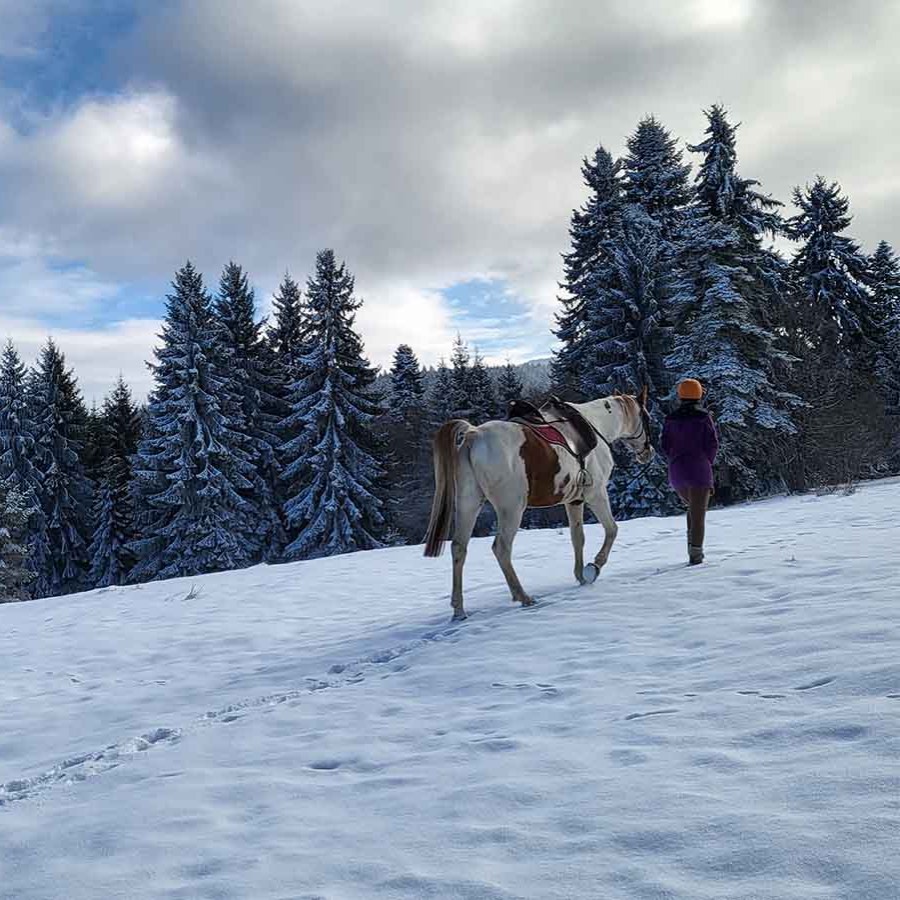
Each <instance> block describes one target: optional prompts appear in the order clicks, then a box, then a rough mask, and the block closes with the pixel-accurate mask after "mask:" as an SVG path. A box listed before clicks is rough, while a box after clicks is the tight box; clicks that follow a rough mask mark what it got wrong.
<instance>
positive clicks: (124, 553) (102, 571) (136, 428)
mask: <svg viewBox="0 0 900 900" xmlns="http://www.w3.org/2000/svg"><path fill="white" fill-rule="evenodd" d="M99 418H100V421H101V423H102V426H103V432H104V439H103V446H104V447H105V449H106V452H105V457H104V459H103V463H102V470H101V472H100V477H99V485H98V488H97V491H96V494H95V498H94V533H93V540H92V541H91V547H90V559H91V572H90V582H91V584H92V585H94V587H107V586H108V585H112V584H124V583H125V582H126V581H127V579H128V575H129V573H130V571H131V567H132V565H133V564H134V554H133V553H132V550H131V545H132V542H133V541H134V540H135V538H136V537H137V533H136V530H135V510H134V502H133V501H134V497H133V494H132V461H133V457H134V454H135V453H136V452H137V448H138V443H139V441H140V436H141V419H140V415H139V413H138V411H137V409H136V407H135V405H134V402H133V401H132V398H131V391H130V390H129V388H128V385H127V384H125V381H124V379H123V378H122V376H121V375H119V378H118V380H117V381H116V385H115V387H114V388H113V391H112V393H111V394H110V396H109V397H107V398H106V400H105V401H104V403H103V410H102V413H101V415H100V416H99Z"/></svg>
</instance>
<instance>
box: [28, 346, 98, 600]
mask: <svg viewBox="0 0 900 900" xmlns="http://www.w3.org/2000/svg"><path fill="white" fill-rule="evenodd" d="M29 394H30V400H29V403H30V416H31V419H32V421H33V422H34V437H35V445H36V446H35V464H36V467H37V469H38V471H39V472H40V480H39V489H38V503H39V504H40V511H41V514H42V515H41V517H40V518H41V523H40V524H41V530H40V532H38V533H36V534H35V535H34V543H33V547H32V559H33V561H34V568H35V573H36V575H37V578H36V581H35V587H34V590H35V592H36V594H37V595H38V596H48V595H55V594H65V593H70V592H72V591H78V590H81V589H83V588H84V587H85V586H86V580H87V570H88V558H87V549H88V548H87V545H88V540H89V536H90V533H91V485H90V482H89V481H88V478H87V476H86V475H85V472H84V467H83V465H82V462H81V454H82V453H83V450H84V440H85V432H86V428H87V420H88V412H87V409H86V408H85V405H84V401H83V400H82V399H81V393H80V391H79V390H78V385H77V383H76V381H75V376H74V374H73V373H72V371H71V370H69V369H67V368H66V361H65V357H64V356H63V354H62V353H61V352H60V351H59V349H58V348H57V347H56V345H55V344H54V343H53V341H47V343H46V344H45V345H44V347H43V349H42V350H41V354H40V358H39V360H38V366H37V370H36V371H35V373H34V375H33V378H32V379H31V382H30V385H29Z"/></svg>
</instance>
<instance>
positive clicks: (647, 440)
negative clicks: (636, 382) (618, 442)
mask: <svg viewBox="0 0 900 900" xmlns="http://www.w3.org/2000/svg"><path fill="white" fill-rule="evenodd" d="M622 399H623V400H624V406H625V416H626V422H627V424H626V429H627V431H626V434H625V435H624V436H623V438H622V440H623V441H624V442H625V443H626V444H627V445H628V448H629V450H631V452H632V453H633V454H634V455H635V456H636V457H637V461H638V462H639V463H641V464H642V465H643V464H644V463H648V462H650V460H651V459H653V452H654V451H653V436H652V427H651V424H650V413H649V412H648V411H647V402H648V399H649V391H648V389H647V385H644V387H643V389H642V390H641V392H640V394H638V395H637V396H636V397H635V396H633V395H631V394H628V395H626V396H625V397H623V398H622Z"/></svg>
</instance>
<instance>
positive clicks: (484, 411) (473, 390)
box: [469, 349, 497, 425]
mask: <svg viewBox="0 0 900 900" xmlns="http://www.w3.org/2000/svg"><path fill="white" fill-rule="evenodd" d="M469 398H470V400H469V402H470V403H471V409H472V412H471V421H472V422H473V424H475V425H481V424H482V423H483V422H487V421H488V419H490V418H491V417H492V416H493V414H494V409H495V408H496V406H497V400H496V396H495V392H494V383H493V381H491V375H490V372H488V370H487V366H485V364H484V359H482V357H481V355H480V354H479V352H478V350H477V349H476V350H475V356H474V357H473V359H472V367H471V369H470V370H469Z"/></svg>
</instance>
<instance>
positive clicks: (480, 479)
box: [425, 387, 654, 619]
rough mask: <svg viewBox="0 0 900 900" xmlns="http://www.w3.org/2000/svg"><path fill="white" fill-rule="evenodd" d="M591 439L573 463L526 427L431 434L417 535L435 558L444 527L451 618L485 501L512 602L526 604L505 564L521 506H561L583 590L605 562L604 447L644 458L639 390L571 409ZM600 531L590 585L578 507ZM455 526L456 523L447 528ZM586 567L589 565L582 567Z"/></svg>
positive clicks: (645, 426) (610, 526)
mask: <svg viewBox="0 0 900 900" xmlns="http://www.w3.org/2000/svg"><path fill="white" fill-rule="evenodd" d="M571 406H572V407H574V408H575V410H576V411H577V412H578V413H580V414H581V416H582V417H583V418H584V419H585V420H587V423H588V425H589V426H590V428H591V429H593V431H594V433H595V434H596V435H597V437H598V438H599V439H600V440H598V441H597V445H596V447H595V448H594V449H593V450H592V451H591V452H590V453H589V454H588V455H587V456H586V457H585V458H584V459H583V468H582V461H580V460H578V459H577V458H576V457H575V456H574V455H573V454H572V453H570V452H569V451H568V450H567V449H566V448H564V447H561V446H557V445H555V444H550V443H548V442H547V441H545V440H544V439H543V438H542V437H540V436H539V435H538V434H537V432H536V431H535V430H534V429H532V428H530V427H529V426H528V425H527V424H524V423H521V422H515V421H490V422H485V423H484V424H483V425H478V426H474V425H472V424H470V423H469V422H466V421H465V420H463V419H453V420H451V421H449V422H447V423H445V424H444V425H442V426H441V427H440V428H439V429H438V431H437V433H436V434H435V436H434V444H433V451H434V481H435V491H434V499H433V502H432V508H431V517H430V519H429V522H428V530H427V532H426V535H425V556H427V557H436V556H440V555H441V552H442V551H443V547H444V544H445V542H446V541H447V540H449V539H450V531H451V525H452V526H453V529H452V530H453V539H452V556H453V591H452V595H451V601H450V602H451V606H452V607H453V618H454V619H465V618H466V612H465V608H464V605H463V566H464V565H465V562H466V552H467V549H468V545H469V540H470V539H471V537H472V531H473V529H474V528H475V521H476V519H477V518H478V514H479V512H480V511H481V507H482V505H483V504H484V501H485V500H487V501H488V502H489V503H490V504H491V506H493V508H494V511H495V512H496V514H497V534H496V537H495V538H494V543H493V551H494V556H495V557H496V559H497V562H498V563H499V564H500V569H501V571H502V572H503V575H504V577H505V578H506V583H507V585H508V586H509V590H510V592H511V593H512V599H513V602H518V603H520V604H521V605H522V606H531V605H532V604H533V603H534V600H533V599H532V597H530V596H529V595H528V594H526V593H525V590H524V588H523V587H522V583H521V582H520V581H519V578H518V576H517V575H516V571H515V569H514V568H513V564H512V546H513V540H514V538H515V536H516V532H517V531H518V530H519V526H520V525H521V523H522V516H523V514H524V513H525V510H526V508H528V507H539V508H540V507H551V506H558V505H560V504H563V505H565V507H566V515H567V516H568V520H569V532H570V534H571V538H572V547H573V549H574V551H575V579H576V581H577V582H578V583H579V584H586V583H588V582H589V581H593V580H595V579H596V577H597V574H599V572H600V570H601V569H602V568H603V566H604V565H605V564H606V561H607V559H608V558H609V553H610V550H611V549H612V546H613V543H614V542H615V539H616V535H617V533H618V526H617V525H616V521H615V519H614V518H613V514H612V509H611V508H610V503H609V495H608V493H607V484H608V482H609V478H610V475H611V474H612V470H613V466H614V462H613V455H612V445H613V443H615V442H616V441H618V440H621V441H622V442H623V443H625V444H626V446H628V448H629V449H630V450H631V452H632V453H633V454H634V455H635V456H636V457H637V460H638V462H640V463H649V462H650V460H651V459H652V458H653V453H654V451H653V446H652V443H651V437H650V419H649V416H648V414H647V388H646V387H645V388H644V389H643V390H642V391H641V393H640V394H639V395H638V396H633V395H630V394H627V395H626V394H617V395H615V396H611V397H601V398H600V399H598V400H592V401H590V402H588V403H573V404H571ZM585 503H587V505H588V507H589V508H590V509H591V511H592V512H593V513H594V515H595V516H596V517H597V519H598V520H599V521H600V523H601V524H602V525H603V529H604V540H603V546H602V547H601V548H600V551H599V552H598V553H597V555H596V556H595V557H594V563H593V565H594V569H593V578H587V577H586V575H585V565H584V504H585ZM454 520H455V521H454ZM589 565H590V564H589Z"/></svg>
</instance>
